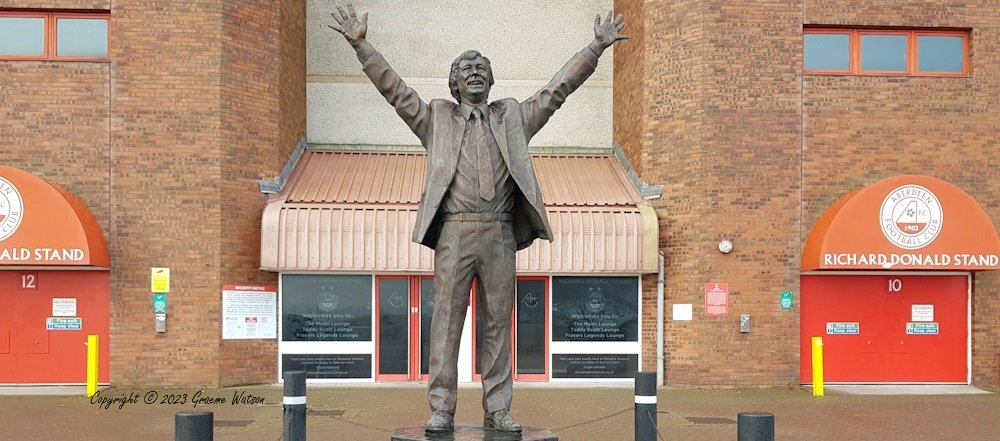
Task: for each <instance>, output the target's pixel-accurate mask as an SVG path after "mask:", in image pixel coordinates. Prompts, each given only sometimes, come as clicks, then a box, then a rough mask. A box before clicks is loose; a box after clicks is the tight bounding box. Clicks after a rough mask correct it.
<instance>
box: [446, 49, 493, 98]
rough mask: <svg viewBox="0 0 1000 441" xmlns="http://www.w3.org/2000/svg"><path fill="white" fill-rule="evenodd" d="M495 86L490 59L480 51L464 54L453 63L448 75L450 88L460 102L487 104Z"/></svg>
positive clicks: (470, 51)
mask: <svg viewBox="0 0 1000 441" xmlns="http://www.w3.org/2000/svg"><path fill="white" fill-rule="evenodd" d="M492 86H493V68H491V67H490V59H489V58H486V57H484V56H483V54H480V53H479V51H473V50H468V51H465V52H462V55H459V56H458V58H456V59H455V61H454V62H453V63H451V73H450V74H449V75H448V88H449V89H451V96H453V97H455V99H456V100H458V102H460V103H461V102H471V103H485V102H486V100H487V98H489V95H490V87H492Z"/></svg>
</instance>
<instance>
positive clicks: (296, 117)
mask: <svg viewBox="0 0 1000 441" xmlns="http://www.w3.org/2000/svg"><path fill="white" fill-rule="evenodd" d="M280 3H281V35H280V37H279V38H280V39H281V48H280V50H281V81H280V82H279V86H278V87H279V95H280V101H279V105H280V108H281V111H280V114H279V117H280V118H281V124H280V125H279V127H278V130H279V135H278V141H279V142H278V158H279V160H280V161H281V164H282V166H284V163H285V161H286V160H287V159H288V157H289V156H291V154H292V150H294V149H295V146H296V145H298V142H299V140H300V139H302V138H303V137H304V136H305V135H306V2H305V0H284V1H281V2H280ZM278 170H279V171H280V168H279V169H278Z"/></svg>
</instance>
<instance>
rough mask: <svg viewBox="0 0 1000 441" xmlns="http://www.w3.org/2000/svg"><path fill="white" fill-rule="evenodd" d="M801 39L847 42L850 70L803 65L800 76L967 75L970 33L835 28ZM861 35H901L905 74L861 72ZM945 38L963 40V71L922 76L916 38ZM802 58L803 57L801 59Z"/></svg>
mask: <svg viewBox="0 0 1000 441" xmlns="http://www.w3.org/2000/svg"><path fill="white" fill-rule="evenodd" d="M802 33H803V37H804V36H805V35H809V34H837V35H847V36H849V38H850V51H851V52H850V67H849V68H848V69H846V70H818V69H815V70H810V69H807V68H806V67H805V65H804V64H803V66H802V72H803V73H805V74H809V75H860V76H918V77H924V76H932V77H967V76H969V75H970V64H969V52H970V51H969V49H970V37H971V31H968V30H953V29H949V30H939V29H905V28H836V27H806V28H803V30H802ZM863 35H904V36H906V70H905V71H903V70H900V71H877V70H862V69H861V50H862V47H861V37H862V36H863ZM924 36H947V37H961V38H962V71H961V72H922V71H920V70H919V69H918V68H919V64H918V63H919V60H918V59H917V54H918V53H919V47H918V37H924ZM804 57H805V54H804V53H803V58H804Z"/></svg>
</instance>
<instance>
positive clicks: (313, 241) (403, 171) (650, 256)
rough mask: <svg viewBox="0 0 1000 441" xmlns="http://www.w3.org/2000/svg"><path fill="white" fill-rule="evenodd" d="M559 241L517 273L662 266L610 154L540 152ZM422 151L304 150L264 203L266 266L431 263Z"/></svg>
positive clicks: (645, 220)
mask: <svg viewBox="0 0 1000 441" xmlns="http://www.w3.org/2000/svg"><path fill="white" fill-rule="evenodd" d="M532 159H533V162H534V166H535V169H536V172H537V174H538V180H539V185H540V186H541V188H542V193H543V195H544V198H545V205H546V209H547V211H548V214H549V221H550V223H551V226H552V230H553V234H554V240H553V241H552V242H551V243H549V242H548V241H536V242H535V243H534V244H533V245H532V246H530V247H528V248H527V249H524V250H522V251H520V252H519V253H518V256H517V258H518V261H517V268H518V273H521V274H552V273H648V272H654V271H655V270H656V267H655V265H656V260H657V259H656V251H657V237H658V233H657V220H656V215H655V212H654V211H653V209H652V208H651V207H649V206H648V205H646V204H644V201H643V199H642V198H641V197H640V196H639V192H638V191H637V190H636V189H635V187H634V186H633V185H632V183H631V181H630V180H629V179H628V177H627V176H626V175H625V172H624V171H623V169H622V166H621V165H620V164H619V163H618V161H617V159H615V157H614V156H611V155H608V156H600V155H587V156H567V155H535V156H533V158H532ZM425 161H426V155H425V154H423V153H415V152H341V151H306V152H305V154H304V155H303V156H302V158H301V159H300V161H299V163H298V164H297V165H296V167H295V171H294V172H292V174H291V176H290V178H289V180H288V183H287V184H286V186H285V188H284V189H283V190H282V191H281V192H280V193H278V194H277V195H275V196H274V197H272V200H271V201H270V202H269V203H268V205H267V207H266V208H265V210H264V215H263V219H262V226H263V228H262V235H263V237H262V238H261V267H262V268H263V269H265V270H269V271H336V272H373V271H377V272H381V273H386V272H390V273H391V272H402V273H410V272H423V273H427V272H432V271H433V262H434V260H433V251H432V250H430V249H428V248H426V247H423V246H421V245H418V244H415V243H413V242H411V241H410V237H411V234H412V232H413V226H414V223H415V219H416V210H417V204H418V203H419V201H420V192H421V190H422V188H423V184H424V172H425V169H426V162H425Z"/></svg>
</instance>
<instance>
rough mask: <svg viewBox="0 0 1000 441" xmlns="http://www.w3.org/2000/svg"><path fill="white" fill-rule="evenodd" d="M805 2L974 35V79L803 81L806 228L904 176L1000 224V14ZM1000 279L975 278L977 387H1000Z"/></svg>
mask: <svg viewBox="0 0 1000 441" xmlns="http://www.w3.org/2000/svg"><path fill="white" fill-rule="evenodd" d="M831 3H832V2H824V1H815V0H813V1H807V2H805V22H806V23H811V24H825V25H828V24H850V25H872V26H885V25H892V26H908V27H921V26H928V27H959V28H971V29H972V54H971V56H970V60H971V62H972V75H971V76H970V77H969V78H916V77H914V78H900V77H872V76H844V77H834V76H818V75H807V76H804V78H803V100H804V108H803V133H804V135H805V136H804V142H803V196H802V199H803V201H802V206H803V218H804V219H803V225H802V235H803V237H805V236H806V235H808V232H809V230H810V229H811V228H812V226H813V224H815V222H816V219H817V218H819V216H820V215H821V214H822V213H823V211H824V210H825V209H826V207H827V206H828V205H829V204H830V203H831V202H832V201H834V200H836V199H837V198H838V197H840V196H842V195H843V194H845V193H847V192H849V191H851V190H855V189H858V188H861V187H863V186H865V185H868V184H871V183H873V182H875V181H877V180H880V179H883V178H887V177H891V176H897V175H904V174H921V175H930V176H934V177H937V178H941V179H944V180H946V181H949V182H951V183H953V184H955V185H957V186H959V187H960V188H962V189H963V190H965V191H966V192H967V193H969V194H970V195H971V196H972V197H973V198H974V199H976V200H977V201H979V203H980V204H981V205H982V206H983V208H984V209H985V210H986V212H987V213H988V214H989V216H990V217H991V218H992V219H994V224H996V220H997V219H1000V179H997V178H998V169H997V166H996V164H995V163H993V161H989V160H987V158H990V157H992V156H995V154H996V151H997V147H998V141H997V136H996V134H997V130H998V128H1000V125H998V124H997V123H996V121H1000V109H997V106H996V103H997V102H998V98H997V97H998V96H1000V52H998V51H997V49H998V46H1000V7H998V6H991V7H982V6H981V5H975V4H967V3H966V2H958V1H950V2H932V3H927V2H904V1H891V2H861V1H840V2H836V4H831ZM998 282H1000V278H998V277H997V276H996V275H995V274H992V273H981V274H978V275H976V277H975V281H974V287H973V290H974V294H973V297H974V298H973V336H972V341H973V348H972V361H973V367H972V370H973V384H977V385H982V386H993V387H995V386H997V385H1000V314H998V312H1000V309H998V308H1000V301H997V299H998V298H1000V284H998Z"/></svg>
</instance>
